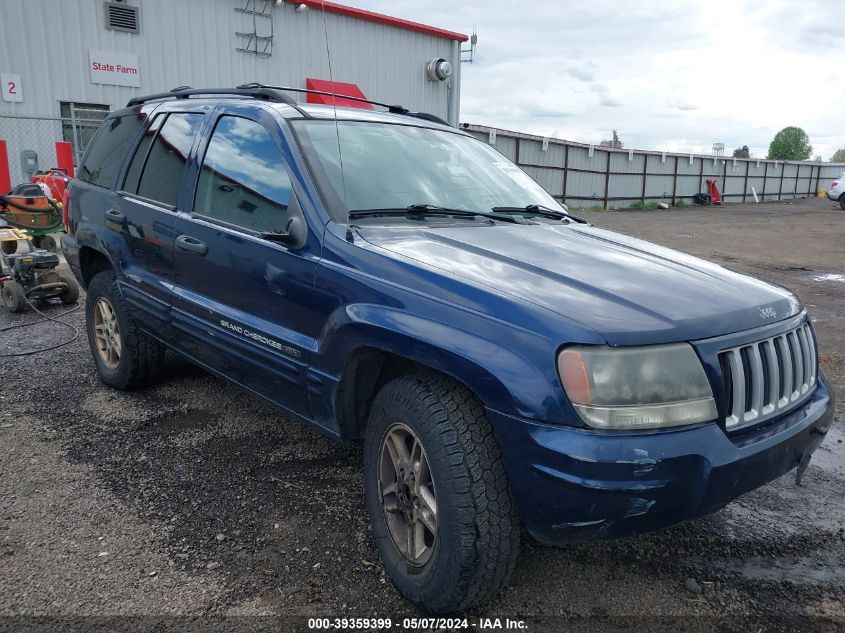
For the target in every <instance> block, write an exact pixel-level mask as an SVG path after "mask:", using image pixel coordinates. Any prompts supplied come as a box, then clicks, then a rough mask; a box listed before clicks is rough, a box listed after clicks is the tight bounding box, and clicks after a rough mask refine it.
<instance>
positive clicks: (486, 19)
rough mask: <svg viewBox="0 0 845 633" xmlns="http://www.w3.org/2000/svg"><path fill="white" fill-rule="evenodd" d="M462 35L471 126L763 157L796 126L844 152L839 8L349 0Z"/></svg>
mask: <svg viewBox="0 0 845 633" xmlns="http://www.w3.org/2000/svg"><path fill="white" fill-rule="evenodd" d="M348 3H349V4H352V5H354V6H357V7H360V8H364V9H369V10H372V11H379V12H382V13H387V14H390V15H394V16H398V17H402V18H406V19H410V20H415V21H418V22H424V23H427V24H431V25H433V26H438V27H442V28H447V29H450V30H455V31H459V32H462V33H471V32H472V29H473V27H475V28H476V29H477V31H478V49H477V53H476V56H475V63H473V64H463V68H462V70H463V78H462V89H461V121H464V122H470V123H479V124H485V125H494V126H497V127H502V128H508V129H513V130H518V131H522V132H530V133H535V134H542V135H552V134H553V133H555V132H556V133H557V135H558V136H559V137H561V138H565V139H571V140H575V141H581V142H586V143H598V142H599V141H601V140H602V139H605V138H609V137H610V134H611V132H610V130H611V129H613V128H615V129H617V130H618V132H619V136H620V138H621V140H622V141H623V143H625V146H626V147H633V148H645V149H657V150H667V151H684V152H689V151H693V152H707V153H709V152H710V151H711V149H712V144H713V142H714V141H721V142H723V143H725V146H726V154H728V155H730V154H731V153H732V151H733V149H734V148H735V147H739V146H742V145H746V144H747V145H748V146H749V147H750V148H751V152H752V155H754V156H760V157H765V155H766V152H767V150H768V145H769V142H770V141H771V139H772V137H773V136H774V134H775V133H776V132H777V131H778V130H779V129H781V128H783V127H786V126H788V125H797V126H799V127H802V128H803V129H804V130H805V131H806V132H807V133H808V134H809V136H810V142H811V144H812V145H813V154H814V155H816V154H821V156H822V157H823V158H824V160H829V159H830V156H831V154H832V153H833V152H834V151H835V150H836V149H837V148H839V147H845V30H843V24H845V17H844V16H845V13H843V9H845V1H842V0H780V1H778V0H774V1H772V0H768V1H767V0H756V1H752V0H731V1H724V2H719V1H714V0H710V1H700V2H699V1H693V0H689V1H682V0H629V1H622V0H588V1H582V0H560V1H556V0H531V1H530V2H527V1H523V2H519V1H515V0H508V1H502V0H348Z"/></svg>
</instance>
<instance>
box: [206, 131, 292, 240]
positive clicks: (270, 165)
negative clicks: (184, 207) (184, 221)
mask: <svg viewBox="0 0 845 633" xmlns="http://www.w3.org/2000/svg"><path fill="white" fill-rule="evenodd" d="M290 197H291V181H290V177H289V176H288V173H287V170H286V168H285V162H284V158H283V157H282V153H281V151H280V150H279V147H278V146H277V145H276V143H275V141H274V140H273V137H272V136H270V133H269V132H268V131H267V130H266V129H265V128H264V126H263V125H261V124H260V123H258V122H256V121H251V120H249V119H244V118H242V117H235V116H224V117H221V118H220V120H219V121H218V123H217V126H216V127H215V129H214V133H213V134H212V136H211V140H210V141H209V143H208V149H207V150H206V153H205V159H204V161H203V164H202V170H201V171H200V176H199V181H198V182H197V193H196V197H195V200H194V211H195V212H196V213H198V214H200V215H202V216H205V217H208V218H211V219H215V220H220V221H222V222H226V223H228V224H234V225H237V226H241V227H244V228H246V229H250V230H253V231H281V230H283V229H284V228H285V225H286V223H287V219H288V204H289V202H290Z"/></svg>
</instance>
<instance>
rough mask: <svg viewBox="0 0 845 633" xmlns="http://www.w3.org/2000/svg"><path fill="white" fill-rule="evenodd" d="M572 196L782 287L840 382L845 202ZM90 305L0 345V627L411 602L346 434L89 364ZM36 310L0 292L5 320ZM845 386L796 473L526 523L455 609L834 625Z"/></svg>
mask: <svg viewBox="0 0 845 633" xmlns="http://www.w3.org/2000/svg"><path fill="white" fill-rule="evenodd" d="M584 215H587V216H588V217H589V219H590V221H592V222H594V223H596V224H598V225H600V226H603V227H607V228H611V229H618V230H620V231H623V232H627V233H631V234H635V235H638V236H642V237H644V238H646V239H650V240H653V241H655V242H658V243H661V244H664V245H667V246H671V247H674V248H678V249H679V250H683V251H687V252H690V253H693V254H696V255H701V256H704V257H707V258H709V259H713V260H715V261H718V262H720V263H722V264H724V265H726V266H728V267H730V268H733V269H736V270H739V271H742V272H748V273H751V274H753V275H756V276H759V277H762V278H764V279H767V280H769V281H772V282H775V283H778V284H781V285H784V286H787V287H789V288H791V289H792V290H794V291H795V292H796V293H797V294H798V295H799V296H800V297H801V299H802V300H803V301H804V302H805V303H806V304H807V305H808V306H809V309H810V310H811V313H812V316H813V321H814V323H815V326H816V328H817V332H818V337H819V341H820V346H821V350H822V356H821V360H822V364H823V365H824V368H825V370H826V371H827V373H828V375H829V376H830V378H831V380H832V382H833V383H834V385H836V386H837V387H838V390H839V392H840V393H843V394H845V389H843V385H845V363H843V358H845V276H843V275H845V254H843V249H842V244H845V228H843V227H845V212H842V211H841V210H840V209H839V208H838V207H836V208H834V206H833V205H832V204H830V203H829V202H827V201H824V200H815V199H814V200H808V201H797V202H796V203H794V204H786V203H777V204H772V203H770V204H761V205H731V206H726V207H723V208H709V209H684V210H670V211H651V212H631V211H629V212H601V213H585V214H584ZM837 275H839V277H837ZM45 310H46V311H47V313H48V314H50V315H53V316H55V315H59V314H61V313H63V312H65V310H66V308H65V307H64V306H51V307H48V308H46V309H45ZM82 312H83V311H82V310H76V311H75V312H72V313H70V314H68V315H67V316H65V317H64V318H63V320H64V321H66V322H67V323H71V324H73V325H75V326H76V327H78V328H79V329H80V332H82V334H81V336H80V337H79V338H78V339H77V340H76V341H74V342H73V343H71V344H70V345H67V346H64V347H61V348H59V349H58V350H55V351H53V352H50V353H49V354H39V355H35V356H29V357H24V358H16V359H9V358H3V359H0V616H6V619H3V618H0V630H3V628H4V623H6V624H8V623H9V622H15V620H9V619H8V616H16V615H17V616H37V615H41V616H127V615H137V616H168V615H171V616H172V615H179V616H209V615H211V616H239V615H258V614H263V615H270V616H290V615H299V616H315V615H332V616H335V615H338V616H366V615H370V616H372V615H378V616H382V617H385V616H389V617H392V618H393V619H394V621H395V620H397V619H401V617H402V616H406V615H409V616H414V615H419V614H417V613H416V612H415V610H414V609H413V608H411V607H410V606H409V605H408V604H407V603H406V602H405V601H404V600H403V598H402V597H401V596H400V595H399V594H398V593H397V591H396V590H395V589H394V588H393V586H392V585H391V583H390V582H389V580H387V578H386V576H385V575H384V573H383V572H382V569H381V566H380V565H379V562H378V554H377V553H376V549H375V547H374V545H373V543H372V540H371V536H370V532H369V527H368V522H367V517H366V512H365V508H364V503H363V489H362V485H361V476H360V473H361V457H360V451H359V448H358V447H356V446H343V445H340V444H337V443H335V442H332V441H330V440H328V439H325V438H323V437H322V436H320V435H319V434H318V433H316V432H314V431H312V430H309V429H307V428H305V427H304V426H302V425H301V424H298V423H296V422H294V421H291V420H288V419H285V418H284V417H283V416H281V415H279V414H278V413H276V412H275V411H274V410H272V409H270V408H269V407H267V406H265V405H263V404H261V403H260V402H258V401H257V400H254V399H253V398H251V397H249V396H247V395H245V394H243V393H241V392H240V391H238V390H237V389H235V388H234V387H231V386H230V385H228V384H226V383H224V382H222V381H220V380H217V379H215V378H213V377H211V376H209V375H208V374H206V373H204V372H203V371H201V370H199V369H196V368H194V367H192V366H190V365H188V364H186V363H184V362H182V361H180V360H179V359H176V358H172V359H169V361H168V364H169V369H170V372H169V373H170V376H171V377H170V379H169V380H168V381H167V382H164V383H161V384H160V385H158V386H156V387H154V388H151V389H148V390H145V391H141V392H135V393H131V394H127V393H121V392H116V391H112V390H110V389H108V388H106V387H105V386H103V385H102V384H101V383H100V382H99V381H98V380H97V377H96V375H95V372H94V366H93V362H92V360H91V357H90V352H89V350H88V346H87V341H86V340H85V335H84V331H83V314H82ZM36 317H37V315H35V314H33V313H32V312H30V313H27V314H24V315H22V316H18V315H10V314H9V313H7V312H5V311H0V328H3V327H5V326H7V325H11V324H17V323H24V322H29V321H34V320H35V319H36ZM69 334H70V331H69V330H67V329H65V328H60V327H59V326H57V325H56V324H55V323H51V322H42V323H39V324H36V325H32V326H30V327H26V328H19V329H14V330H9V331H6V332H0V354H3V353H8V352H9V351H12V350H21V349H29V348H32V347H33V346H40V345H45V344H49V343H56V342H60V341H61V340H63V339H66V338H67V337H68V336H69ZM842 406H843V405H842V401H840V404H839V405H838V411H837V419H836V423H835V425H834V427H833V428H832V430H831V431H830V433H829V436H828V438H827V439H826V440H825V443H824V445H823V446H822V448H821V449H820V450H819V451H818V452H817V454H816V456H815V457H814V459H813V461H812V463H811V464H810V467H809V469H808V471H807V472H806V474H805V476H804V482H803V483H804V485H803V487H800V488H799V487H797V486H796V485H795V481H794V477H793V476H792V475H788V476H785V477H783V478H781V479H779V480H777V481H775V482H773V483H772V484H770V485H768V486H765V487H763V488H761V489H759V490H757V491H754V492H752V493H750V494H748V495H745V496H744V497H742V498H740V499H739V500H737V501H735V502H734V503H732V504H730V505H729V506H728V507H726V508H725V509H723V510H721V511H720V512H717V513H716V514H713V515H711V516H708V517H705V518H702V519H699V520H696V521H693V522H691V523H688V524H686V525H683V526H679V527H675V528H671V529H668V530H663V531H661V532H657V533H654V534H649V535H645V536H641V537H636V538H628V539H621V540H615V541H606V542H595V543H584V544H578V545H572V546H569V547H565V548H559V549H557V548H554V549H553V548H544V547H541V546H539V545H537V544H535V543H533V542H529V541H528V540H527V539H526V542H525V544H524V547H523V552H522V556H521V559H520V561H519V563H518V565H517V568H516V571H515V573H514V576H513V580H512V581H511V583H510V586H509V587H508V588H507V590H506V591H505V592H504V593H503V594H502V595H501V596H500V597H499V598H498V599H497V600H496V601H495V602H493V603H492V604H489V605H487V606H485V607H483V608H480V609H477V610H475V611H473V612H472V613H470V614H468V615H470V616H473V617H475V616H484V617H487V616H491V617H492V616H500V617H505V616H511V617H514V616H517V615H520V616H523V617H526V618H527V623H528V625H529V629H531V630H551V629H552V628H555V626H556V625H555V623H559V622H560V620H559V619H555V618H556V617H559V616H568V617H582V618H584V617H590V618H599V619H598V620H595V619H593V620H590V622H591V623H592V624H591V626H594V625H595V623H596V622H598V623H602V622H604V623H605V624H608V625H611V624H618V623H619V622H623V621H625V620H619V619H617V618H630V617H635V616H638V617H643V616H649V617H651V616H655V615H657V616H665V618H664V619H657V620H648V621H647V622H648V623H649V625H648V626H649V628H650V629H651V630H653V629H655V628H656V626H657V623H661V622H662V623H664V624H667V626H669V628H677V626H676V625H678V623H679V622H682V623H683V625H682V627H681V628H683V629H684V630H688V629H692V628H709V627H711V626H715V625H719V626H728V625H731V624H732V625H735V627H736V628H738V629H745V628H748V627H747V626H746V625H747V623H748V622H763V623H764V624H763V627H765V626H766V624H765V623H771V622H773V621H774V620H773V618H781V620H779V621H780V622H781V624H782V625H783V626H784V627H793V626H794V627H796V628H805V627H809V626H812V627H815V628H827V629H829V630H835V629H837V628H838V627H839V626H845V534H843V526H845V503H843V488H844V487H845V444H843V441H845V430H843V428H844V427H843V415H842ZM806 616H813V617H812V618H810V619H807V617H806ZM679 618H680V619H679ZM794 618H800V619H794ZM241 621H244V620H241ZM246 621H249V622H252V623H254V622H256V620H253V619H250V620H246ZM753 630H755V631H756V630H762V627H760V626H756V624H755V626H754V628H753ZM839 630H841V629H839Z"/></svg>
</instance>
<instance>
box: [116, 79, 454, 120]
mask: <svg viewBox="0 0 845 633" xmlns="http://www.w3.org/2000/svg"><path fill="white" fill-rule="evenodd" d="M285 92H296V93H300V94H314V95H323V96H327V97H337V98H339V99H345V100H348V101H358V102H360V103H369V104H371V105H375V106H379V107H382V108H387V111H388V112H391V113H393V114H403V115H406V116H412V117H416V118H418V119H423V120H426V121H433V122H434V123H440V124H442V125H449V124H448V123H447V122H446V121H444V120H443V119H441V118H440V117H439V116H437V115H434V114H429V113H428V112H411V111H410V110H409V109H408V108H406V107H404V106H401V105H391V104H389V103H382V102H381V101H373V100H372V99H362V98H361V97H351V96H348V95H343V94H337V93H336V92H327V91H325V90H311V89H309V88H292V87H290V86H267V85H265V84H260V83H256V82H253V83H248V84H241V85H240V86H237V87H235V88H191V87H190V86H179V87H178V88H173V89H172V90H170V91H169V92H158V93H156V94H151V95H147V96H144V97H133V98H132V99H130V100H129V102H128V103H127V104H126V107H132V106H136V105H141V104H142V103H147V102H148V101H157V100H159V99H187V98H188V97H193V96H200V95H232V96H238V97H252V98H254V99H264V100H266V101H277V102H280V103H286V104H288V105H290V106H293V107H294V108H296V109H297V110H299V111H300V112H301V113H302V114H305V113H304V112H302V110H300V108H299V104H298V103H297V102H296V101H294V99H293V98H291V97H290V96H289V95H286V94H285Z"/></svg>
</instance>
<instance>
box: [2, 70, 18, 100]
mask: <svg viewBox="0 0 845 633" xmlns="http://www.w3.org/2000/svg"><path fill="white" fill-rule="evenodd" d="M0 83H2V84H3V86H2V87H3V101H23V90H21V76H20V75H12V74H10V73H0Z"/></svg>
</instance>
